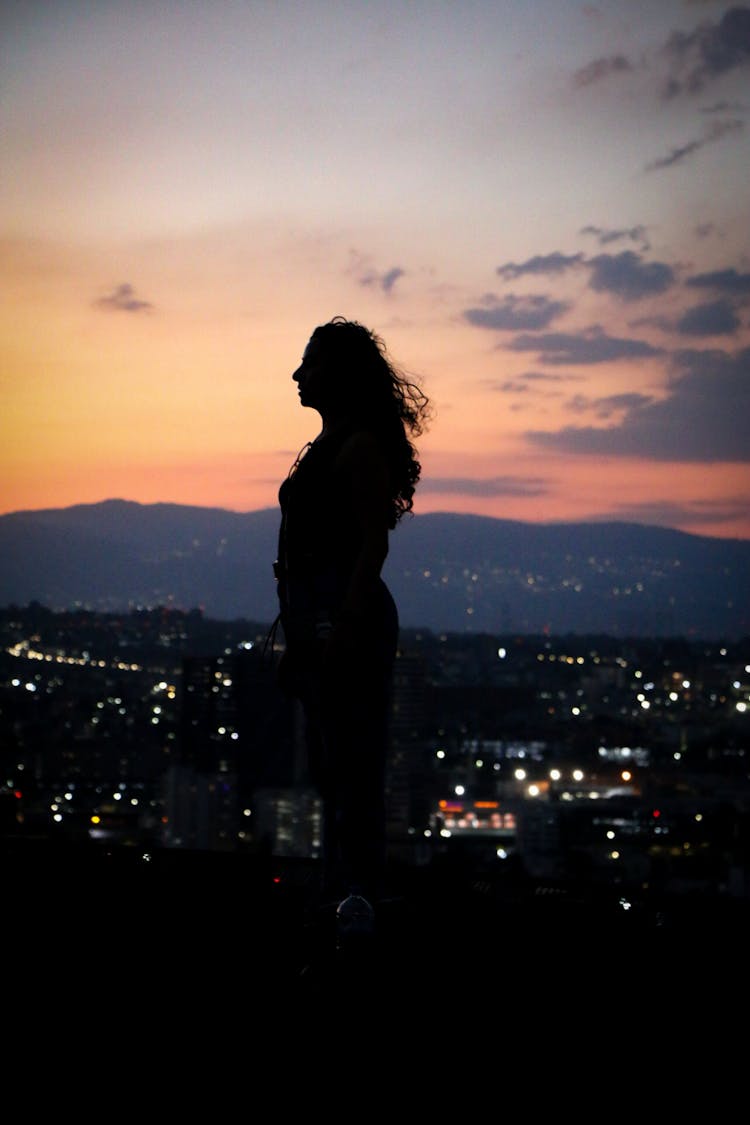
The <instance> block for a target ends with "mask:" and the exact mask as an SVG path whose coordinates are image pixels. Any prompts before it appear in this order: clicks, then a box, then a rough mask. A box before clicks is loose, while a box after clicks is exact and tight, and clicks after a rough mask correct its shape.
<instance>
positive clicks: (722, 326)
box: [675, 298, 740, 336]
mask: <svg viewBox="0 0 750 1125" xmlns="http://www.w3.org/2000/svg"><path fill="white" fill-rule="evenodd" d="M675 327H676V329H677V331H678V332H679V333H680V334H681V335H683V336H731V335H733V334H734V333H735V332H736V331H737V329H738V328H739V327H740V318H739V317H738V316H737V313H736V312H735V311H734V309H733V307H732V305H731V304H730V302H729V301H727V300H725V299H723V298H722V299H720V300H718V301H709V302H707V303H706V304H704V305H693V307H692V308H690V309H688V310H687V311H686V312H685V313H683V315H682V316H681V317H680V319H679V320H678V321H677V324H676V326H675Z"/></svg>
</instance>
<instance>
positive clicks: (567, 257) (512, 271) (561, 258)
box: [497, 251, 584, 281]
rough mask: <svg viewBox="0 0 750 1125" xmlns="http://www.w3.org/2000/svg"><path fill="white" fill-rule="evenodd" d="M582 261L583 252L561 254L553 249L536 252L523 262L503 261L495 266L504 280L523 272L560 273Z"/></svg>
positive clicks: (519, 275)
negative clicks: (540, 252) (536, 253)
mask: <svg viewBox="0 0 750 1125" xmlns="http://www.w3.org/2000/svg"><path fill="white" fill-rule="evenodd" d="M583 261H584V257H583V254H561V253H559V251H555V252H554V253H552V254H538V255H536V257H534V258H527V260H526V261H525V262H518V263H517V262H505V264H504V265H502V266H498V267H497V272H498V274H499V275H500V277H502V278H503V279H504V280H506V281H510V280H512V279H513V278H516V277H523V276H524V275H525V274H560V273H564V272H565V270H568V269H571V268H572V267H573V266H578V265H580V264H581V263H582V262H583Z"/></svg>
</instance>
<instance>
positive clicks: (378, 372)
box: [294, 316, 429, 523]
mask: <svg viewBox="0 0 750 1125" xmlns="http://www.w3.org/2000/svg"><path fill="white" fill-rule="evenodd" d="M294 379H295V381H296V382H297V383H298V385H299V390H300V401H301V402H302V404H303V405H305V406H312V407H314V408H315V409H316V410H319V411H321V413H323V414H326V413H328V414H329V415H330V416H339V417H342V416H343V417H348V418H350V419H351V420H353V421H357V422H359V423H361V424H362V425H364V426H366V427H367V429H369V430H371V431H372V432H373V433H375V434H376V435H377V436H378V437H379V438H380V439H381V441H382V442H383V446H384V448H385V450H386V453H387V454H388V457H389V460H390V462H391V472H392V476H393V478H394V501H393V502H394V523H395V522H396V520H398V519H399V518H400V516H401V515H403V513H404V512H405V511H408V510H409V509H411V507H412V502H411V497H412V496H413V494H414V486H415V485H416V482H417V480H418V479H419V475H420V465H419V462H418V460H417V458H416V451H415V450H414V448H413V446H412V445H411V443H410V441H409V439H408V436H407V432H408V434H411V435H413V436H417V435H419V434H421V433H422V430H423V429H424V427H425V425H426V422H427V419H428V417H429V402H428V399H427V396H426V395H425V394H424V393H423V392H422V390H421V389H420V388H419V387H418V386H417V385H416V383H414V382H412V381H410V380H409V379H407V378H406V377H405V376H404V375H403V374H402V373H401V372H400V371H399V370H398V368H397V367H396V366H395V364H394V363H393V362H392V360H391V359H390V357H389V356H388V353H387V350H386V347H385V344H384V342H383V340H382V339H381V338H380V337H379V336H377V335H376V334H375V333H374V332H372V331H370V329H369V328H365V326H364V325H362V324H359V323H358V322H357V321H353V320H346V319H345V317H342V316H336V317H334V318H333V319H332V320H330V321H328V323H327V324H321V325H319V326H318V327H317V328H316V329H315V330H314V332H313V333H312V335H311V337H310V340H309V342H308V345H307V348H306V349H305V354H304V358H303V361H302V364H301V365H300V367H299V368H298V369H297V371H295V373H294Z"/></svg>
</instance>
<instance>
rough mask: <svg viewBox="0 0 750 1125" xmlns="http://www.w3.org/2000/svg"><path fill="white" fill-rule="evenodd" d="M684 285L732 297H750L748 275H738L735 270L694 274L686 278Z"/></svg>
mask: <svg viewBox="0 0 750 1125" xmlns="http://www.w3.org/2000/svg"><path fill="white" fill-rule="evenodd" d="M685 284H686V285H690V286H692V287H694V288H696V289H715V290H716V291H717V292H719V293H729V294H731V295H732V296H734V297H750V273H738V272H737V270H735V269H726V270H714V271H713V272H712V273H696V274H694V275H693V277H689V278H687V280H686V281H685Z"/></svg>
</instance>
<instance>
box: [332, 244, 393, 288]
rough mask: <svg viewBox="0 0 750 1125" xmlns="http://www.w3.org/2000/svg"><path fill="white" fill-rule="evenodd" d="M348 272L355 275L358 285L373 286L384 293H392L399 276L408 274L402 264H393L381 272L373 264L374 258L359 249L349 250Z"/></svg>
mask: <svg viewBox="0 0 750 1125" xmlns="http://www.w3.org/2000/svg"><path fill="white" fill-rule="evenodd" d="M346 272H347V274H348V275H349V276H350V277H353V278H354V279H355V281H356V282H357V284H358V285H363V286H373V287H375V288H377V289H380V290H382V292H383V293H392V292H393V287H394V286H395V284H396V282H397V281H398V280H399V278H401V277H404V276H405V275H406V271H405V270H403V269H402V268H401V266H391V268H390V269H389V270H385V271H384V272H381V271H380V270H376V269H375V267H374V266H373V265H372V258H371V257H370V256H369V255H368V254H362V253H361V252H360V251H359V250H350V251H349V264H348V266H347V267H346Z"/></svg>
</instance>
